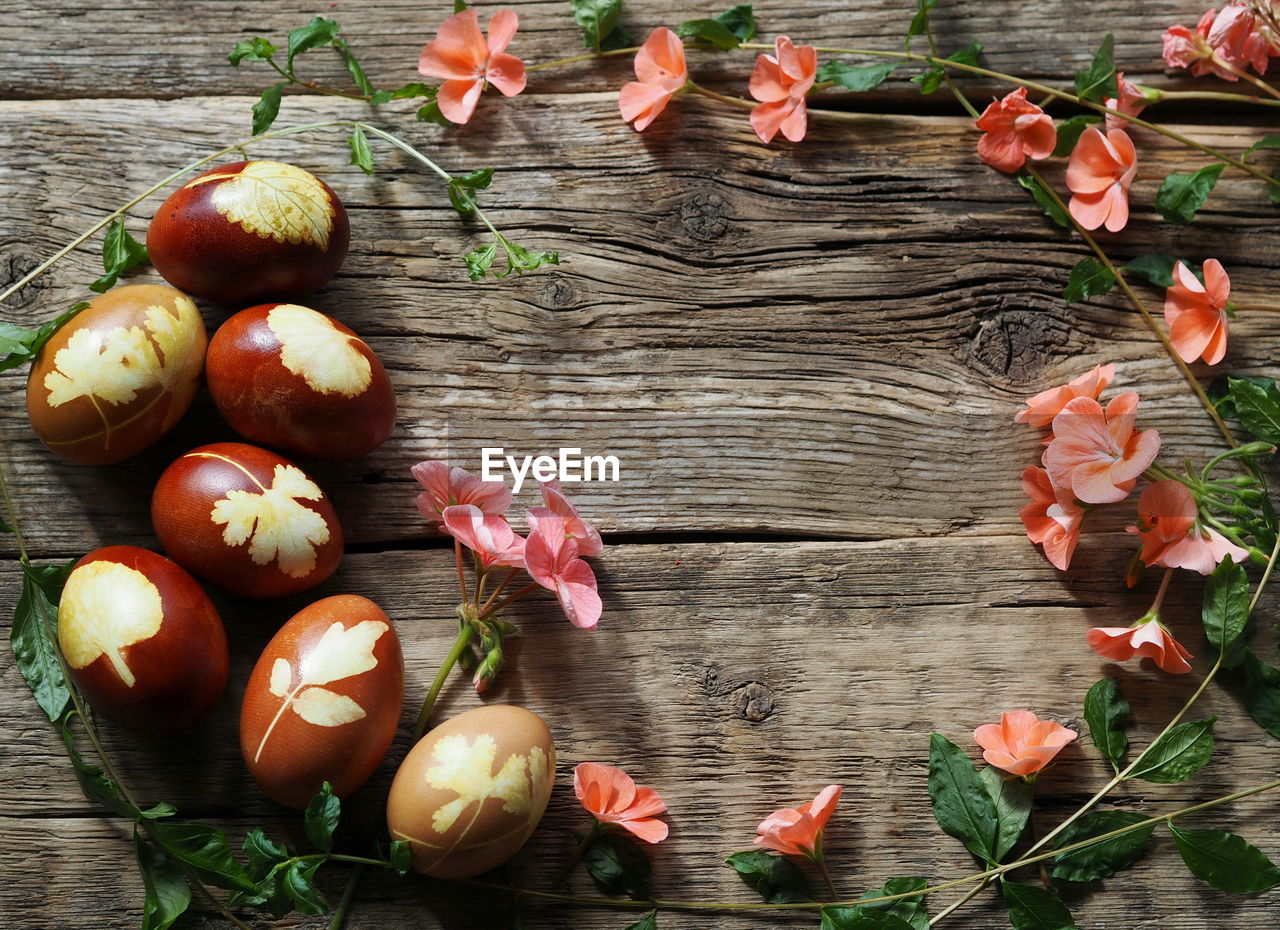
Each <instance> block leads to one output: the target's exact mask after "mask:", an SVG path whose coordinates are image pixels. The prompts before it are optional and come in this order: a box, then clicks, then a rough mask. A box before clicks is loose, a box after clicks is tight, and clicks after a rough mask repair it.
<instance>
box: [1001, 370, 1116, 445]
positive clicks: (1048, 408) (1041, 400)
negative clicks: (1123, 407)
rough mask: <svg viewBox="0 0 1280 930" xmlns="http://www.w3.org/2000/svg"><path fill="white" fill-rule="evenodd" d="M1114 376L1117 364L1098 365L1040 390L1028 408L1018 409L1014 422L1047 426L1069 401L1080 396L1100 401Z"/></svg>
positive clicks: (1037, 426)
mask: <svg viewBox="0 0 1280 930" xmlns="http://www.w3.org/2000/svg"><path fill="white" fill-rule="evenodd" d="M1115 376H1116V366H1115V365H1098V366H1096V367H1094V369H1093V370H1092V371H1086V372H1085V373H1084V374H1082V375H1081V376H1080V377H1078V378H1074V379H1072V380H1071V381H1069V382H1067V383H1066V384H1065V385H1062V386H1061V387H1055V388H1049V390H1047V391H1041V392H1040V393H1039V394H1037V395H1036V396H1035V397H1033V398H1031V399H1030V400H1029V401H1027V409H1026V410H1019V411H1018V413H1017V415H1016V416H1015V417H1014V418H1013V419H1014V422H1016V423H1027V424H1029V425H1031V426H1034V427H1035V428H1036V429H1044V427H1046V426H1048V425H1049V424H1050V423H1052V422H1053V418H1054V417H1056V416H1057V415H1058V414H1059V413H1061V412H1062V408H1063V407H1065V406H1066V405H1067V403H1068V402H1069V401H1072V400H1075V398H1077V397H1092V398H1093V399H1094V400H1097V399H1098V397H1099V396H1100V395H1101V394H1102V392H1103V391H1104V390H1106V388H1107V385H1108V384H1110V383H1111V382H1112V380H1114V379H1115Z"/></svg>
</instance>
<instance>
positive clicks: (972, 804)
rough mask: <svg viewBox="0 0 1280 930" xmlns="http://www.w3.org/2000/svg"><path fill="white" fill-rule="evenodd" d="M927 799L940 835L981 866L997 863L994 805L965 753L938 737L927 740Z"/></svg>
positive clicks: (943, 738) (996, 819)
mask: <svg viewBox="0 0 1280 930" xmlns="http://www.w3.org/2000/svg"><path fill="white" fill-rule="evenodd" d="M929 797H930V799H931V800H932V801H933V816H934V818H935V819H937V821H938V826H940V827H942V829H943V831H945V832H946V833H948V834H949V835H951V836H954V837H955V838H956V839H958V840H959V841H960V842H962V843H964V845H965V848H966V849H968V850H969V852H971V853H973V854H974V855H975V856H977V857H978V858H979V859H981V860H983V861H984V862H988V863H995V862H996V861H997V858H998V857H997V855H996V848H997V844H998V843H999V840H1000V832H1001V830H1000V821H999V817H998V815H997V813H996V805H995V802H994V801H992V800H991V795H990V794H989V793H988V792H987V788H986V786H985V785H984V784H983V782H982V780H981V779H980V778H979V777H978V773H977V772H976V771H974V768H973V764H972V763H971V762H970V761H969V757H968V756H967V755H965V753H964V750H963V749H961V748H960V747H959V746H957V745H956V744H955V743H953V742H951V741H950V740H949V739H947V738H946V737H945V736H941V735H939V734H937V733H934V734H932V735H931V736H930V737H929Z"/></svg>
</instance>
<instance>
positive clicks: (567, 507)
mask: <svg viewBox="0 0 1280 930" xmlns="http://www.w3.org/2000/svg"><path fill="white" fill-rule="evenodd" d="M540 487H541V489H542V500H543V502H544V503H545V504H546V506H547V509H548V510H550V511H551V512H552V513H554V514H556V515H558V516H559V517H560V518H561V519H563V520H564V531H565V535H566V536H568V537H569V538H570V539H573V540H576V541H577V543H578V555H579V556H585V557H590V556H597V555H600V554H601V553H602V552H604V541H603V540H602V539H601V538H600V532H599V530H597V529H596V528H595V527H594V526H592V525H591V524H590V523H588V522H587V521H586V520H584V519H583V518H582V515H581V514H580V513H578V508H577V507H575V506H574V505H573V502H572V501H570V500H569V498H568V497H566V496H565V493H564V492H563V491H561V490H560V483H559V482H558V481H543V482H540ZM537 510H538V508H536V507H535V508H533V509H531V510H530V511H529V515H530V517H532V516H533V515H534V512H535V511H537ZM532 525H533V524H532V523H531V524H530V526H532Z"/></svg>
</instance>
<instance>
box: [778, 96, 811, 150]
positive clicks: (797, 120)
mask: <svg viewBox="0 0 1280 930" xmlns="http://www.w3.org/2000/svg"><path fill="white" fill-rule="evenodd" d="M808 127H809V114H808V110H807V108H806V107H805V103H804V101H803V100H800V101H799V102H797V103H796V105H795V108H794V109H793V110H792V111H791V113H790V115H788V116H787V118H786V119H784V120H783V121H782V127H781V128H782V134H783V135H784V136H786V137H787V139H789V140H790V141H792V142H799V141H801V140H802V139H803V138H804V134H805V131H806V130H807V129H808Z"/></svg>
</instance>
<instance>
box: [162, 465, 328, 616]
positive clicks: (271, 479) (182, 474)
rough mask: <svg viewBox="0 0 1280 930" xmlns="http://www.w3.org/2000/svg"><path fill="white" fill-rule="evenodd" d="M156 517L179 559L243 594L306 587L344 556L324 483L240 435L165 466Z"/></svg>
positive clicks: (325, 575) (274, 594)
mask: <svg viewBox="0 0 1280 930" xmlns="http://www.w3.org/2000/svg"><path fill="white" fill-rule="evenodd" d="M151 523H152V525H153V526H154V527H155V531H156V536H158V537H159V538H160V543H161V545H163V546H164V548H165V550H166V551H167V552H168V553H169V555H170V557H171V558H173V560H174V561H175V562H178V563H179V564H180V565H182V566H184V567H186V568H187V570H189V571H191V572H193V573H194V574H196V575H199V576H200V577H201V578H206V579H208V580H209V581H212V582H214V583H215V584H219V585H221V586H222V587H224V588H226V589H227V590H228V591H231V592H232V593H234V594H240V595H243V596H244V597H280V596H281V595H285V594H294V593H296V592H298V591H304V590H306V589H307V588H310V587H312V586H313V585H317V584H319V583H320V582H322V581H324V580H325V579H326V578H328V577H329V576H330V575H332V574H333V572H334V570H335V569H336V568H337V567H338V562H339V561H341V559H342V527H341V526H339V524H338V516H337V514H335V513H334V512H333V505H332V504H330V503H329V499H328V498H327V497H325V495H324V492H323V491H321V490H320V487H319V485H317V484H316V483H315V482H314V481H312V480H311V478H309V477H308V476H307V474H306V473H305V472H304V471H303V470H302V469H301V468H299V467H298V466H297V465H294V464H293V463H292V462H290V461H289V460H288V459H284V458H281V457H280V456H278V455H276V454H275V453H274V452H268V451H267V450H266V449H259V448H258V447H257V446H249V445H245V444H243V443H238V442H220V443H214V444H213V445H210V446H201V447H200V448H198V449H193V450H192V451H190V452H188V453H187V454H186V455H184V456H182V458H180V459H178V460H177V461H176V462H174V463H173V464H172V465H170V466H169V467H168V468H166V469H165V471H164V474H162V475H161V476H160V480H159V481H158V482H157V483H156V489H155V491H154V493H153V494H152V495H151Z"/></svg>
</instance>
